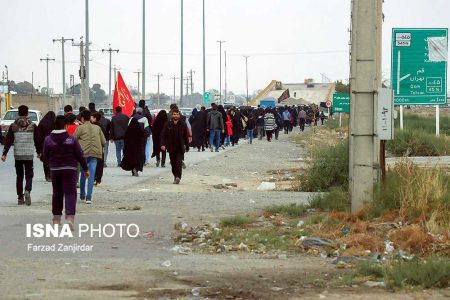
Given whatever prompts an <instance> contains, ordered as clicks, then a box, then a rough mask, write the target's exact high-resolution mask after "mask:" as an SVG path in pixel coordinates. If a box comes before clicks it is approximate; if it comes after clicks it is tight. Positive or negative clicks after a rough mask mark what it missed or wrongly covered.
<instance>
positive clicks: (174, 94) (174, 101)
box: [172, 75, 178, 103]
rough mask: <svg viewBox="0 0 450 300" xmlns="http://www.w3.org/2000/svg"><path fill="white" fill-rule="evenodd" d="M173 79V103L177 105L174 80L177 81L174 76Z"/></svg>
mask: <svg viewBox="0 0 450 300" xmlns="http://www.w3.org/2000/svg"><path fill="white" fill-rule="evenodd" d="M172 79H173V103H177V101H176V100H175V99H176V98H175V96H176V80H177V79H178V77H176V76H175V75H174V76H173V77H172Z"/></svg>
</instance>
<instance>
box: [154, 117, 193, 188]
mask: <svg viewBox="0 0 450 300" xmlns="http://www.w3.org/2000/svg"><path fill="white" fill-rule="evenodd" d="M180 118H181V113H180V111H179V110H178V109H176V110H174V111H172V120H170V121H169V122H167V123H166V124H165V125H164V128H163V131H162V134H161V150H162V151H167V152H169V158H170V164H171V165H172V174H173V176H174V181H173V183H174V184H179V183H180V180H181V175H182V169H183V168H182V161H183V159H184V153H185V152H189V136H188V132H187V125H186V123H185V122H183V121H181V120H180Z"/></svg>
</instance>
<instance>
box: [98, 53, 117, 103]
mask: <svg viewBox="0 0 450 300" xmlns="http://www.w3.org/2000/svg"><path fill="white" fill-rule="evenodd" d="M105 51H106V52H109V91H108V97H109V100H111V56H112V53H113V52H116V53H119V49H111V44H109V49H102V52H105Z"/></svg>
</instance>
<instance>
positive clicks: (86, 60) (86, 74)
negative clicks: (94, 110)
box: [80, 0, 90, 105]
mask: <svg viewBox="0 0 450 300" xmlns="http://www.w3.org/2000/svg"><path fill="white" fill-rule="evenodd" d="M85 8H86V12H85V19H86V20H85V21H86V23H85V30H86V47H85V49H84V65H85V66H86V68H85V70H84V74H83V76H84V81H85V83H84V85H85V93H87V97H86V98H84V99H85V101H86V102H82V103H83V105H86V104H87V103H88V102H89V94H90V93H89V92H90V88H89V45H90V44H89V43H90V42H89V0H86V2H85ZM80 78H81V73H80ZM81 88H83V80H82V81H81ZM86 89H87V90H86ZM85 96H86V95H85ZM81 101H83V92H81Z"/></svg>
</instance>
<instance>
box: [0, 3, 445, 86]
mask: <svg viewBox="0 0 450 300" xmlns="http://www.w3.org/2000/svg"><path fill="white" fill-rule="evenodd" d="M0 4H1V5H0V7H2V14H1V17H0V28H2V41H1V44H0V65H1V66H3V65H8V68H9V77H10V79H13V80H15V81H25V80H26V81H31V72H32V71H33V72H34V82H35V86H36V87H37V86H41V87H44V86H45V85H46V66H45V62H40V60H39V59H40V58H45V57H46V55H47V54H49V55H50V58H55V59H56V62H55V63H50V66H49V72H50V88H54V89H55V92H60V91H61V90H62V70H61V68H62V64H61V44H60V43H55V44H54V43H53V42H52V39H55V38H61V37H62V36H64V37H65V38H74V39H75V40H76V41H77V42H78V41H79V37H80V36H84V35H85V25H84V24H85V23H84V22H85V15H84V9H85V1H84V0H15V1H9V0H0ZM89 4H90V39H91V42H92V47H91V49H92V52H91V59H92V61H91V63H90V67H91V71H90V76H91V79H90V84H91V86H92V84H93V83H100V84H101V85H102V88H104V89H105V90H107V89H108V64H109V55H108V54H107V53H102V52H101V49H102V48H108V44H109V43H111V47H112V48H113V49H119V50H120V51H119V53H118V54H113V58H112V61H113V65H116V66H117V67H118V68H119V69H120V70H121V72H122V74H123V77H124V79H125V82H126V83H127V84H128V85H133V86H137V74H134V73H133V72H135V71H137V70H138V69H140V68H141V49H142V0H127V1H124V0H91V1H90V3H89ZM383 10H384V14H385V22H384V24H383V73H384V76H385V77H386V78H389V77H390V44H391V30H392V28H394V27H442V28H448V27H450V1H449V0H385V3H384V8H383ZM184 11H185V29H184V30H185V37H184V39H185V48H184V49H185V50H184V51H185V54H186V55H185V63H184V69H185V71H188V70H189V69H193V70H195V74H194V89H195V90H196V91H200V92H201V91H202V0H184ZM349 24H350V1H349V0H277V1H273V0H226V1H225V0H206V52H207V58H206V60H207V66H206V68H207V70H206V77H207V79H206V87H207V89H211V88H216V89H218V87H219V47H218V43H217V42H216V41H217V40H225V41H226V43H225V44H223V50H226V51H227V53H228V59H227V78H228V89H229V90H231V91H234V92H235V93H244V92H245V59H244V58H243V57H242V56H243V55H250V56H251V57H250V58H249V61H248V62H249V89H250V91H253V90H257V89H261V88H263V87H265V86H266V85H267V84H268V83H269V82H270V80H272V79H276V80H280V81H282V82H285V83H288V82H303V80H304V79H305V78H314V79H315V80H316V81H321V80H322V76H321V74H322V73H323V74H325V75H326V76H327V77H329V78H330V79H331V80H333V81H334V80H338V79H346V78H348V72H349V65H348V41H349V33H348V28H349ZM146 30H147V42H146V47H147V49H146V52H147V55H146V59H147V64H146V66H147V67H146V68H147V69H146V74H147V75H146V76H147V79H146V91H147V92H156V89H157V81H156V77H154V75H155V74H157V73H159V72H160V73H162V74H163V75H164V76H163V77H162V78H161V91H162V92H165V93H166V94H169V95H172V93H173V80H171V79H170V77H172V76H173V75H176V76H177V77H179V75H180V74H179V73H180V68H179V63H180V57H179V52H180V0H146ZM65 48H66V82H67V83H68V82H69V76H70V74H74V75H75V77H76V82H79V78H77V77H78V76H77V74H78V65H79V48H77V47H73V46H71V44H70V43H66V47H65ZM0 70H3V67H2V68H0ZM223 85H224V83H222V86H223ZM178 86H179V83H178V82H177V94H179V87H178Z"/></svg>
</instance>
